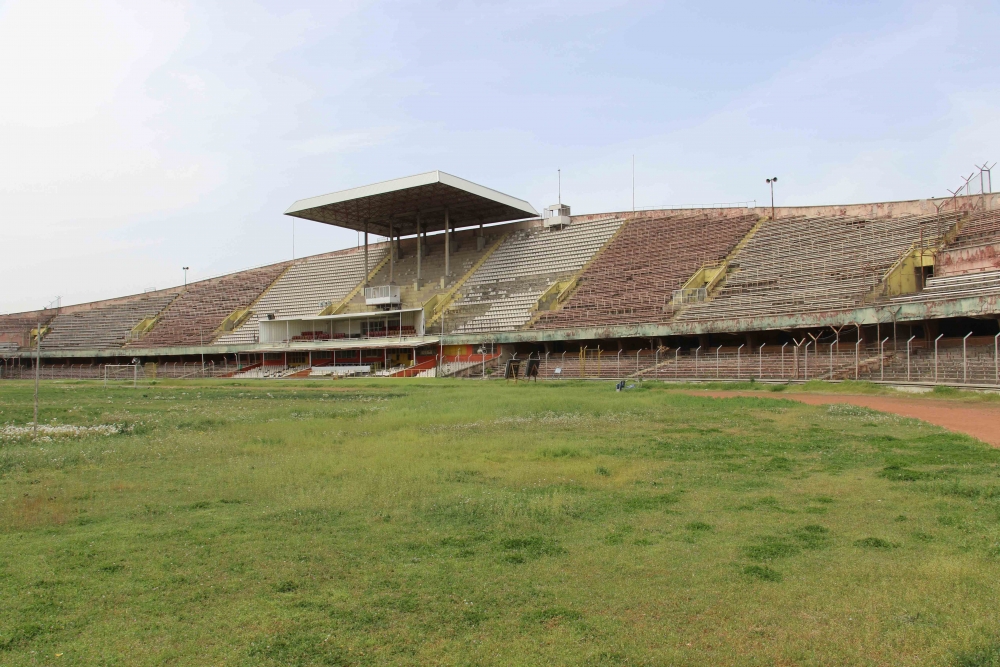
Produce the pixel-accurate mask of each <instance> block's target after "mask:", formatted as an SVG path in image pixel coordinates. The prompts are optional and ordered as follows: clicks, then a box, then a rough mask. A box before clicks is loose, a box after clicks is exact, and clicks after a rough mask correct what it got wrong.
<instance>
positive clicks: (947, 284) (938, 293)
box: [893, 271, 1000, 303]
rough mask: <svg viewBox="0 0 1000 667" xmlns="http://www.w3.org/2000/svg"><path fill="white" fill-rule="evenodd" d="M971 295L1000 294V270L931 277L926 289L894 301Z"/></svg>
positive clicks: (932, 299)
mask: <svg viewBox="0 0 1000 667" xmlns="http://www.w3.org/2000/svg"><path fill="white" fill-rule="evenodd" d="M970 296H1000V271H983V272H981V273H963V274H959V275H955V276H944V277H941V278H938V277H933V276H932V277H930V278H928V279H927V284H926V285H925V286H924V289H923V290H922V291H920V292H917V293H915V294H907V295H904V296H899V297H896V298H894V299H893V302H894V303H903V302H906V301H939V300H942V299H960V298H964V297H970Z"/></svg>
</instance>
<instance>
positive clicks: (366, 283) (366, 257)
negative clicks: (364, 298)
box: [365, 220, 368, 287]
mask: <svg viewBox="0 0 1000 667" xmlns="http://www.w3.org/2000/svg"><path fill="white" fill-rule="evenodd" d="M365 287H368V221H367V220H365Z"/></svg>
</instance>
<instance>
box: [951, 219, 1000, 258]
mask: <svg viewBox="0 0 1000 667" xmlns="http://www.w3.org/2000/svg"><path fill="white" fill-rule="evenodd" d="M988 243H1000V211H977V212H975V213H972V214H970V216H969V219H968V220H965V221H964V222H963V223H962V227H961V230H960V231H959V233H958V234H957V235H956V236H955V238H954V239H953V240H952V241H951V243H949V244H948V245H947V246H946V248H945V249H946V250H953V249H957V248H970V247H973V246H977V245H983V244H988Z"/></svg>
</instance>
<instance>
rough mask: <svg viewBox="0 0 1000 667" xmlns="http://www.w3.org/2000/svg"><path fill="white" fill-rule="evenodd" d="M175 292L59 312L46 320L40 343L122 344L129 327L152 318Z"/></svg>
mask: <svg viewBox="0 0 1000 667" xmlns="http://www.w3.org/2000/svg"><path fill="white" fill-rule="evenodd" d="M177 294H178V292H166V293H156V294H151V295H144V296H141V297H139V298H136V299H129V300H128V301H116V302H112V303H109V304H106V305H98V307H96V308H91V309H90V310H82V311H78V312H75V313H61V314H59V315H57V316H56V317H55V318H54V319H53V320H52V322H50V323H49V332H48V334H46V336H45V338H44V339H43V341H42V345H44V346H46V347H49V348H59V349H73V348H90V349H99V348H110V347H122V346H123V345H125V343H127V342H128V337H129V334H130V333H131V331H132V328H133V327H135V326H136V325H137V324H138V323H139V322H141V321H142V320H144V319H146V318H149V317H155V316H156V315H157V314H158V313H159V312H160V311H161V310H163V309H164V308H166V307H167V306H168V305H169V304H170V302H171V301H173V300H174V298H176V297H177Z"/></svg>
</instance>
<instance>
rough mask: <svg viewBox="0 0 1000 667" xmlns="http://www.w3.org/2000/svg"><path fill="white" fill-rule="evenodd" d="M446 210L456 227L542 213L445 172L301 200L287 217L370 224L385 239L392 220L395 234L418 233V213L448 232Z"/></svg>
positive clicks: (342, 224) (357, 226) (433, 227)
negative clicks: (445, 218) (445, 225)
mask: <svg viewBox="0 0 1000 667" xmlns="http://www.w3.org/2000/svg"><path fill="white" fill-rule="evenodd" d="M446 208H447V209H448V211H449V218H450V223H451V226H452V227H461V226H470V225H475V224H479V223H480V222H482V223H483V224H488V223H494V222H505V221H509V220H523V219H525V218H537V217H538V211H536V210H535V208H534V207H533V206H532V205H531V204H529V203H528V202H526V201H524V200H523V199H518V198H516V197H511V196H510V195H505V194H504V193H502V192H497V191H496V190H492V189H490V188H487V187H484V186H482V185H479V184H477V183H473V182H472V181H467V180H465V179H464V178H459V177H458V176H452V175H451V174H448V173H445V172H443V171H429V172H427V173H424V174H416V175H415V176H407V177H405V178H396V179H393V180H391V181H382V182H381V183H373V184H371V185H364V186H361V187H359V188H351V189H349V190H341V191H340V192H333V193H330V194H327V195H320V196H318V197H309V198H308V199H301V200H299V201H297V202H295V203H294V204H292V205H291V206H289V207H288V209H287V210H286V211H285V215H292V216H295V217H299V218H305V219H308V220H315V221H317V222H323V223H326V224H331V225H337V226H340V227H347V228H349V229H357V230H359V231H363V230H364V229H365V225H366V224H367V225H368V229H369V231H371V232H373V233H377V234H381V235H383V236H385V235H388V231H389V221H390V220H392V221H393V223H394V229H395V231H396V232H400V233H404V234H405V233H413V232H415V231H416V216H417V213H418V212H419V213H420V217H421V222H422V224H423V227H424V229H426V230H427V231H437V230H440V229H444V210H445V209H446Z"/></svg>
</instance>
